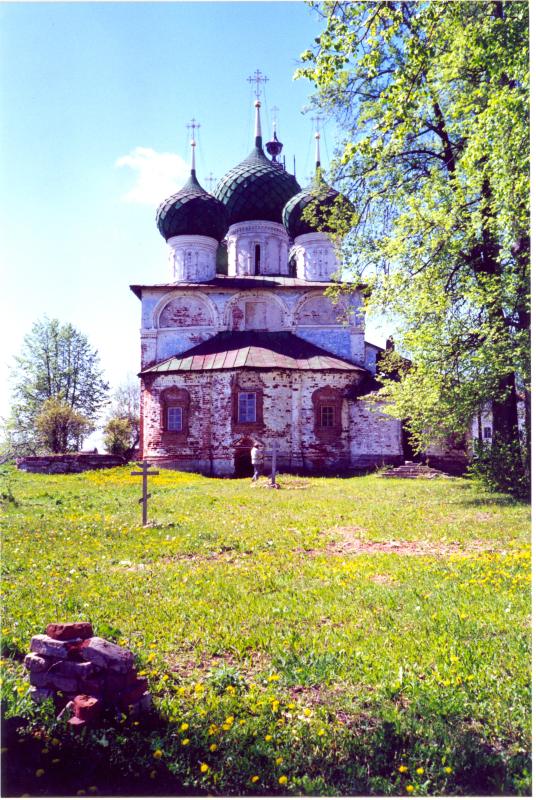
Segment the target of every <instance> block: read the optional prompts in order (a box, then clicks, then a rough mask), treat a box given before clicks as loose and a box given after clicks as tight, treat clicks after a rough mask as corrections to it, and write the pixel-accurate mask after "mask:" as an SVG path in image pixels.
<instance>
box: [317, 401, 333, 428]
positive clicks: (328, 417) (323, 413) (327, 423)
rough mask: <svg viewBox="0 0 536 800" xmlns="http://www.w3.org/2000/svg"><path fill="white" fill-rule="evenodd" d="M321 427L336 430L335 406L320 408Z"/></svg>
mask: <svg viewBox="0 0 536 800" xmlns="http://www.w3.org/2000/svg"><path fill="white" fill-rule="evenodd" d="M320 427H321V428H334V427H335V406H325V405H321V406H320Z"/></svg>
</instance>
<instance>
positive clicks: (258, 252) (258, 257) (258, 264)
mask: <svg viewBox="0 0 536 800" xmlns="http://www.w3.org/2000/svg"><path fill="white" fill-rule="evenodd" d="M260 274H261V246H260V244H256V245H255V275H260Z"/></svg>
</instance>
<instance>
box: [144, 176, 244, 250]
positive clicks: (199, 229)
mask: <svg viewBox="0 0 536 800" xmlns="http://www.w3.org/2000/svg"><path fill="white" fill-rule="evenodd" d="M156 224H157V226H158V230H159V231H160V233H161V234H162V236H163V237H164V239H165V240H166V241H167V240H168V239H171V237H172V236H194V235H197V236H210V237H211V238H212V239H216V240H217V241H218V242H219V241H221V240H222V239H223V237H224V236H225V234H226V233H227V228H228V227H229V224H228V219H227V211H226V210H225V206H224V205H223V203H220V201H219V200H216V198H215V197H213V196H212V195H211V194H209V193H208V192H206V191H205V190H204V189H203V187H202V186H200V184H199V183H198V181H197V178H196V176H195V170H192V172H191V175H190V178H189V179H188V181H187V182H186V183H185V184H184V186H183V187H182V189H180V191H178V192H177V193H176V194H172V195H171V197H168V199H167V200H164V202H163V203H161V204H160V206H159V208H158V211H157V212H156Z"/></svg>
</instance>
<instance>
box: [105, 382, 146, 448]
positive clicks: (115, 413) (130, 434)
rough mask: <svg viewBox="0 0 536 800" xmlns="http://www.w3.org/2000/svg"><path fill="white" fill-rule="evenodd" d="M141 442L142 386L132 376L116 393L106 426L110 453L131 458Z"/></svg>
mask: <svg viewBox="0 0 536 800" xmlns="http://www.w3.org/2000/svg"><path fill="white" fill-rule="evenodd" d="M139 441H140V386H139V382H138V381H136V380H135V379H134V378H133V377H132V376H131V375H129V376H128V378H127V380H126V381H125V382H124V383H122V384H121V385H120V386H118V387H117V389H116V390H115V392H114V395H113V399H112V404H111V407H110V410H109V414H108V420H107V422H106V424H105V426H104V447H105V449H106V451H107V452H108V453H112V454H114V455H123V456H125V457H127V458H131V457H132V455H133V453H134V451H135V450H136V448H137V447H138V444H139Z"/></svg>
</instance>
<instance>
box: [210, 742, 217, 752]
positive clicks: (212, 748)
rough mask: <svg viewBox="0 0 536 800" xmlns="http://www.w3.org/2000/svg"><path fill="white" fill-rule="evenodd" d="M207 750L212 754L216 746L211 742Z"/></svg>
mask: <svg viewBox="0 0 536 800" xmlns="http://www.w3.org/2000/svg"><path fill="white" fill-rule="evenodd" d="M208 749H209V750H210V752H211V753H214V752H215V751H216V750H217V749H218V745H217V744H214V742H213V743H212V744H211V745H210V747H209V748H208Z"/></svg>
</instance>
